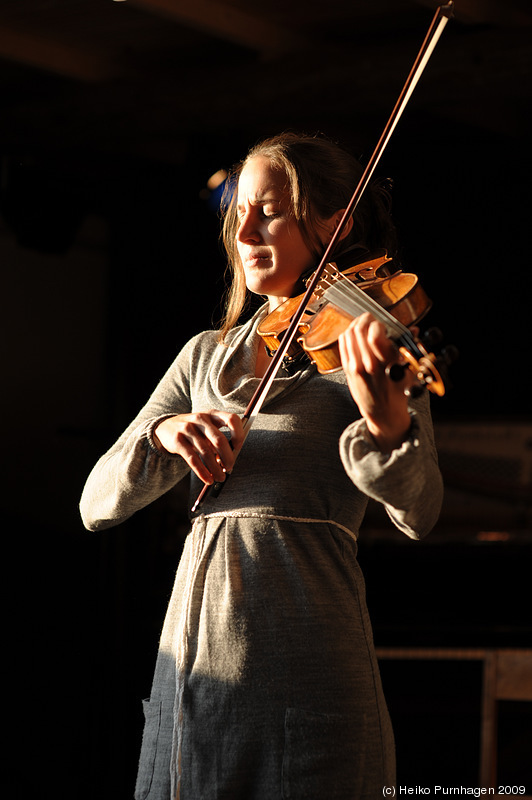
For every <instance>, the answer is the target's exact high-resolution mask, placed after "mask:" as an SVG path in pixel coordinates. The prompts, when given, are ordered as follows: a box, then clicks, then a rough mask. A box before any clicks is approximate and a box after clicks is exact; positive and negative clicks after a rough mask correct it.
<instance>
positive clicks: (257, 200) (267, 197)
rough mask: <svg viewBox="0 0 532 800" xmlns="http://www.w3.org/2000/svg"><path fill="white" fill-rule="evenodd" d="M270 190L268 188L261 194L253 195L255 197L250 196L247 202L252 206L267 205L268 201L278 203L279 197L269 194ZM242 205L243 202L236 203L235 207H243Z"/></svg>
mask: <svg viewBox="0 0 532 800" xmlns="http://www.w3.org/2000/svg"><path fill="white" fill-rule="evenodd" d="M270 191H271V190H269V189H268V190H267V192H266V193H265V194H263V195H255V197H250V198H249V202H250V203H251V205H252V206H261V205H267V204H268V203H280V202H281V198H280V197H277V196H275V195H272V194H270ZM243 206H244V204H243V203H237V208H243Z"/></svg>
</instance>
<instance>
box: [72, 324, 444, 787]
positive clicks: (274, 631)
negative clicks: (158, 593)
mask: <svg viewBox="0 0 532 800" xmlns="http://www.w3.org/2000/svg"><path fill="white" fill-rule="evenodd" d="M264 313H265V311H264V309H263V310H261V311H259V312H258V313H257V314H256V315H255V317H254V318H253V319H252V320H250V321H249V322H248V323H246V324H245V325H243V326H240V327H238V328H236V329H234V331H233V332H232V333H231V335H230V337H229V339H228V344H229V346H224V345H220V344H218V343H217V340H216V333H215V332H214V331H207V332H205V333H202V334H200V335H198V336H196V337H195V338H194V339H192V340H191V341H190V342H189V343H188V344H187V345H186V346H185V348H184V349H183V350H182V352H181V353H180V354H179V355H178V357H177V359H176V360H175V362H174V363H173V364H172V366H171V367H170V369H169V370H168V372H167V373H166V375H165V376H164V378H163V379H162V381H161V383H160V384H159V386H158V387H157V389H156V390H155V392H154V393H153V395H152V397H151V398H150V400H149V401H148V403H147V404H146V406H145V407H144V408H143V409H142V411H141V412H140V414H139V415H138V416H137V418H136V419H135V420H134V421H133V422H132V424H131V425H130V426H129V427H128V429H127V430H126V431H125V432H124V434H123V435H122V436H121V437H120V439H119V440H118V442H117V443H116V444H115V445H114V446H113V447H112V448H111V449H110V450H109V451H108V453H106V454H105V455H104V456H103V457H102V458H101V459H100V461H99V462H98V463H97V464H96V466H95V467H94V469H93V471H92V473H91V475H90V476H89V479H88V481H87V484H86V487H85V489H84V492H83V496H82V500H81V513H82V517H83V521H84V524H85V525H86V527H87V528H89V529H90V530H100V529H104V528H107V527H111V526H113V525H117V524H119V523H120V522H122V521H123V520H125V519H127V518H128V517H130V516H131V515H132V514H133V513H134V512H135V511H136V510H138V509H139V508H142V507H143V506H145V505H147V504H148V503H150V502H152V501H153V500H154V499H156V498H157V497H159V496H160V495H161V494H163V493H164V492H166V491H167V490H168V489H170V488H171V487H172V486H174V485H175V483H176V482H177V481H179V480H180V479H181V478H183V477H184V476H185V475H186V474H188V467H187V466H186V464H185V463H184V461H183V460H182V459H181V457H180V456H176V455H171V454H167V453H161V452H160V451H159V450H157V448H156V447H155V446H154V443H153V438H152V432H153V429H154V427H155V426H156V425H157V423H158V422H159V421H160V420H161V418H163V417H165V416H168V415H173V414H180V413H187V412H190V411H191V410H193V411H209V410H211V409H220V410H221V409H223V410H227V411H231V412H236V413H238V414H242V412H243V411H244V409H245V408H246V406H247V403H248V401H249V399H250V397H251V395H252V393H253V391H254V389H255V388H256V386H257V383H258V379H256V378H255V377H253V373H254V364H255V358H256V352H257V347H258V345H259V340H258V336H257V334H256V327H257V324H258V321H259V319H260V318H261V316H262V314H264ZM411 416H412V428H411V433H410V436H409V438H408V440H407V441H406V442H404V444H403V445H402V446H401V447H400V448H399V449H398V450H396V451H393V452H392V453H391V454H390V455H383V454H381V453H380V452H378V451H377V450H376V449H375V448H374V446H373V443H372V440H371V437H370V436H369V435H368V433H367V430H366V427H365V423H364V421H363V420H361V419H359V413H358V410H357V408H356V405H355V404H354V402H353V399H352V397H351V395H350V393H349V390H348V388H347V385H346V382H345V377H344V374H343V372H338V373H334V374H333V375H329V376H322V375H319V374H318V373H317V372H316V370H315V368H314V367H312V366H307V367H305V368H302V369H301V370H300V371H298V372H297V373H296V374H295V375H293V376H291V377H279V378H276V380H275V381H274V386H273V387H272V390H271V393H270V395H269V397H268V399H267V401H266V403H265V405H264V406H263V409H262V411H261V412H260V414H259V415H258V416H257V418H256V420H255V422H254V425H253V428H252V429H251V431H250V433H249V435H248V438H247V440H246V443H245V444H244V447H243V448H242V451H241V453H240V455H239V458H238V460H237V462H236V465H235V468H234V471H233V474H232V475H231V476H230V478H229V480H228V482H227V485H226V486H225V487H224V489H223V491H222V493H221V494H220V496H219V497H218V498H216V499H214V498H208V499H207V500H206V501H205V503H204V504H203V506H202V507H201V509H200V513H199V514H198V515H197V516H196V518H195V519H193V521H192V528H191V532H190V534H189V535H188V537H187V540H186V543H185V547H184V551H183V555H182V558H181V561H180V564H179V568H178V571H177V575H176V581H175V586H174V590H173V593H172V597H171V600H170V603H169V607H168V612H167V616H166V620H165V623H164V628H163V632H162V636H161V641H160V648H159V654H158V658H157V663H156V667H155V675H154V679H153V686H152V692H151V696H150V698H149V701H145V702H144V709H145V717H146V724H145V729H144V736H143V742H142V750H141V756H140V765H139V771H138V778H137V788H136V794H135V797H136V800H175V798H179V800H222V798H223V800H275V799H276V798H287V799H288V798H290V800H295V799H296V798H305V800H314V798H315V799H316V800H318V798H319V799H320V800H325V798H326V800H335V799H336V798H337V799H338V800H358V799H359V798H364V800H370V798H371V800H374V798H377V797H381V796H382V791H383V787H384V786H390V785H393V783H394V775H395V758H394V744H393V734H392V729H391V725H390V720H389V716H388V712H387V709H386V704H385V701H384V697H383V694H382V688H381V683H380V678H379V672H378V666H377V662H376V658H375V653H374V647H373V639H372V633H371V625H370V621H369V618H368V612H367V608H366V602H365V590H364V580H363V577H362V574H361V571H360V568H359V566H358V563H357V559H356V552H357V544H356V540H357V534H358V529H359V526H360V523H361V520H362V518H363V515H364V511H365V508H366V505H367V498H368V496H371V497H373V498H375V499H377V500H378V501H380V502H382V503H383V504H384V505H385V507H386V509H387V511H388V514H389V515H390V517H391V519H392V520H393V522H394V523H395V525H396V526H397V527H398V528H399V529H400V530H401V531H403V532H404V533H405V534H407V535H408V536H410V537H413V538H419V537H420V536H423V535H425V534H426V533H427V532H428V531H429V530H430V528H431V527H432V526H433V525H434V523H435V521H436V519H437V516H438V513H439V509H440V504H441V496H442V484H441V478H440V473H439V470H438V466H437V460H436V454H435V450H434V444H433V439H432V426H431V422H430V414H429V411H428V401H427V399H426V398H422V399H421V400H419V401H416V402H415V403H414V404H413V407H412V409H411ZM201 486H202V484H201V483H200V482H199V481H198V480H197V479H196V478H195V476H193V480H192V485H191V497H192V499H195V498H196V497H197V495H198V493H199V491H200V489H201Z"/></svg>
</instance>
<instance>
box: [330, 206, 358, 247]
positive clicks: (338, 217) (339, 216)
mask: <svg viewBox="0 0 532 800" xmlns="http://www.w3.org/2000/svg"><path fill="white" fill-rule="evenodd" d="M344 213H345V208H341V209H340V210H339V211H337V212H336V214H333V216H332V217H331V220H330V221H331V223H332V225H331V236H332V234H333V233H334V231H335V230H336V228H337V227H338V225H339V224H340V222H341V221H342V217H343V216H344ZM352 229H353V215H352V214H351V216H350V217H349V219H348V220H347V222H346V223H345V226H344V229H343V230H342V233H341V235H340V241H342V240H343V239H345V237H346V236H349V234H350V233H351V230H352Z"/></svg>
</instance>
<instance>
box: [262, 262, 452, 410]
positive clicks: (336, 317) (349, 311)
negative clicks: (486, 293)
mask: <svg viewBox="0 0 532 800" xmlns="http://www.w3.org/2000/svg"><path fill="white" fill-rule="evenodd" d="M391 263H392V259H391V258H389V257H388V256H387V255H386V253H385V252H382V253H380V254H374V256H373V257H372V258H370V259H369V260H368V261H364V262H363V263H361V264H358V265H356V266H352V267H349V268H348V269H346V270H345V271H343V272H340V271H339V270H338V268H337V266H336V264H335V263H334V262H330V263H328V264H326V266H325V268H324V270H323V272H322V275H321V277H320V279H319V281H318V282H317V284H316V285H315V287H314V289H313V292H312V295H311V297H310V300H309V301H308V303H307V304H306V306H305V311H304V313H303V315H302V316H301V319H300V321H299V323H298V333H299V334H300V336H299V337H298V338H297V339H294V340H293V342H292V344H291V346H290V348H289V349H288V353H287V355H286V356H285V364H286V365H287V366H289V365H290V363H291V362H295V361H298V360H299V358H300V355H301V354H302V353H306V355H307V356H308V358H309V359H310V360H311V361H312V362H313V363H315V364H316V367H317V370H318V372H320V373H321V374H327V373H330V372H335V371H336V370H339V369H341V360H340V353H339V349H338V338H339V336H340V335H341V334H342V333H343V332H344V331H345V330H346V329H347V328H348V327H349V325H350V324H351V322H352V321H353V319H354V318H355V317H357V316H359V315H360V314H362V313H364V312H365V311H369V312H370V313H371V314H372V315H373V316H374V317H375V319H377V320H378V321H379V322H382V323H383V324H384V325H385V326H386V329H387V334H388V336H389V338H390V339H392V340H393V341H394V342H395V343H396V344H397V345H398V348H399V352H400V354H401V356H402V359H403V360H402V362H398V363H397V364H394V365H392V366H391V367H390V368H389V371H388V372H389V375H390V377H391V378H392V379H393V380H401V379H402V378H403V377H404V373H405V370H406V369H409V370H410V371H411V372H412V373H413V374H414V376H415V379H416V384H417V386H416V388H412V387H411V388H410V389H409V390H408V391H409V393H411V394H419V393H420V391H421V390H422V389H423V388H424V387H427V388H428V389H429V391H431V392H433V393H434V394H436V395H438V396H440V397H442V396H443V395H444V394H445V382H444V379H443V378H442V375H441V371H442V370H443V367H445V365H446V364H448V363H450V361H451V360H453V359H454V358H455V352H454V349H452V348H446V349H445V350H444V351H443V352H442V355H441V356H440V357H437V356H436V355H435V354H434V353H431V352H429V351H428V350H427V346H426V345H427V343H428V342H429V341H430V342H431V344H432V343H436V342H437V341H438V340H439V339H440V338H441V334H440V333H439V331H437V330H436V329H431V330H430V331H429V332H428V334H427V335H426V336H425V340H424V341H421V340H420V339H419V338H418V337H417V336H415V335H414V333H413V332H412V331H411V330H410V329H411V328H412V327H413V326H417V324H418V322H419V321H420V320H421V319H422V318H423V317H424V316H425V314H426V313H427V312H428V311H429V309H430V308H431V306H432V301H431V300H430V299H429V298H428V297H427V295H426V294H425V291H424V290H423V288H422V287H421V285H420V283H419V280H418V278H417V275H414V274H413V273H408V272H403V271H402V270H396V271H395V272H393V273H392V272H391V270H390V265H391ZM300 303H301V296H298V297H293V298H290V299H288V300H286V301H285V302H284V303H282V304H281V305H280V306H278V307H277V308H276V309H275V310H274V311H272V312H271V313H270V314H268V315H267V316H266V317H265V318H264V319H263V320H262V322H261V323H260V325H259V327H258V333H259V335H260V336H261V338H262V339H263V341H264V344H265V347H266V349H267V351H268V353H269V354H270V355H273V354H274V353H275V352H276V351H277V350H278V349H279V347H280V345H281V342H282V339H283V336H284V335H285V333H286V331H287V329H288V328H289V326H290V323H291V321H292V317H293V315H294V313H295V312H296V310H297V309H298V308H299V306H300Z"/></svg>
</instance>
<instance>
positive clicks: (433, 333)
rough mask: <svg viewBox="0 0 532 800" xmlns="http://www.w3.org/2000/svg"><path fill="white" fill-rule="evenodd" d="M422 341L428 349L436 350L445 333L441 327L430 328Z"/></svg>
mask: <svg viewBox="0 0 532 800" xmlns="http://www.w3.org/2000/svg"><path fill="white" fill-rule="evenodd" d="M421 341H422V342H423V344H424V345H425V347H426V348H427V350H434V348H435V347H436V346H437V345H439V344H440V343H441V342H442V341H443V333H442V332H441V331H440V329H439V328H429V329H428V330H426V331H425V333H424V334H423V336H422V337H421Z"/></svg>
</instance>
